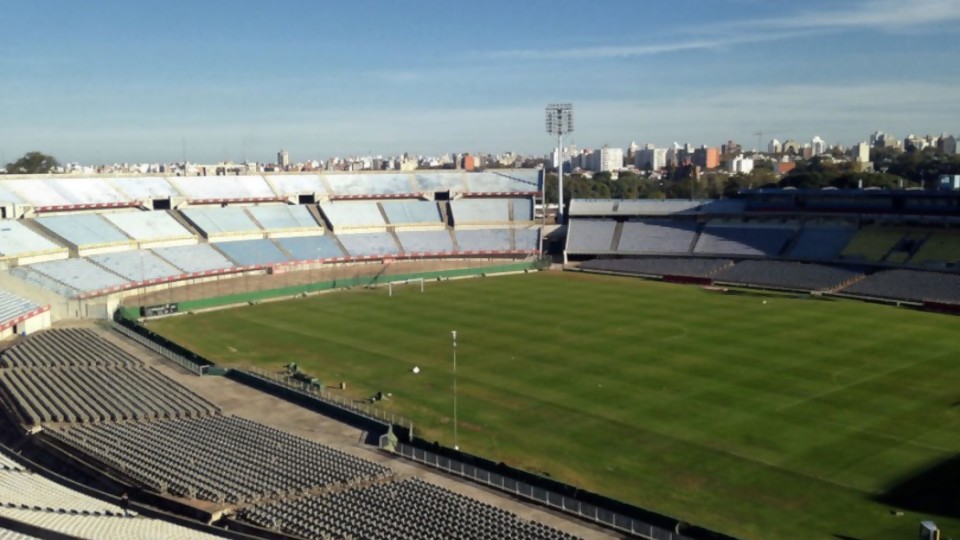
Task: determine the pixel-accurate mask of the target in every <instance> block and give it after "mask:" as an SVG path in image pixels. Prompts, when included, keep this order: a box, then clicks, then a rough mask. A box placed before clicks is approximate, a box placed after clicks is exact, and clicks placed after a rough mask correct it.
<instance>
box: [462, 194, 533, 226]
mask: <svg viewBox="0 0 960 540" xmlns="http://www.w3.org/2000/svg"><path fill="white" fill-rule="evenodd" d="M520 201H523V202H521V203H519V204H521V205H523V204H524V203H526V202H529V201H526V200H524V199H520ZM514 202H515V200H514V199H457V200H454V201H450V210H451V212H452V213H453V223H454V224H455V225H456V226H458V227H459V226H461V225H477V224H481V225H482V224H493V223H508V222H510V221H512V220H511V218H510V208H511V205H512V204H514ZM522 210H524V209H523V208H521V211H522ZM530 219H532V217H526V216H521V217H520V219H518V220H517V221H529V220H530Z"/></svg>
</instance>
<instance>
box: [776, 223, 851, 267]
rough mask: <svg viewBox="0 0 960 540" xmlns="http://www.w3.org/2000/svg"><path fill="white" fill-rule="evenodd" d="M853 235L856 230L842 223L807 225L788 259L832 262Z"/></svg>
mask: <svg viewBox="0 0 960 540" xmlns="http://www.w3.org/2000/svg"><path fill="white" fill-rule="evenodd" d="M854 234H856V229H855V228H854V227H853V226H852V225H851V224H848V223H844V222H827V223H807V224H805V225H804V226H803V229H802V230H801V231H800V235H799V236H798V237H797V240H796V242H795V243H794V245H793V247H792V248H791V249H790V252H789V254H788V257H790V258H793V259H806V260H820V261H829V260H834V259H836V258H837V257H838V256H839V255H840V253H841V252H842V251H843V248H844V247H845V246H846V245H847V244H848V243H849V242H850V239H851V238H853V236H854Z"/></svg>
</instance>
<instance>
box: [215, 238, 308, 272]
mask: <svg viewBox="0 0 960 540" xmlns="http://www.w3.org/2000/svg"><path fill="white" fill-rule="evenodd" d="M213 245H214V246H216V248H217V249H218V250H220V251H221V252H223V254H224V255H226V256H227V257H228V258H229V259H231V260H232V261H233V262H234V263H236V266H263V265H271V264H280V263H286V262H290V258H289V257H287V256H286V255H284V254H283V252H282V251H280V248H278V247H277V245H276V244H274V243H273V241H272V240H269V239H263V238H261V239H259V240H238V241H236V242H219V243H217V244H213Z"/></svg>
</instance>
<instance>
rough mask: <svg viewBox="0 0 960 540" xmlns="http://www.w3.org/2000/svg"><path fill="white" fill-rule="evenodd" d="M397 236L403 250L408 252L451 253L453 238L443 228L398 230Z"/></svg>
mask: <svg viewBox="0 0 960 540" xmlns="http://www.w3.org/2000/svg"><path fill="white" fill-rule="evenodd" d="M397 238H399V239H400V244H401V245H402V246H403V251H404V252H405V253H407V254H409V253H452V252H453V251H454V250H453V239H451V238H450V233H449V232H448V231H447V230H446V229H444V230H440V231H398V232H397Z"/></svg>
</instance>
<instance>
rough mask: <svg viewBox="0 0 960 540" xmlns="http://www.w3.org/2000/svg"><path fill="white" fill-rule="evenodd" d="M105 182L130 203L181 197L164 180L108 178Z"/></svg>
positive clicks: (151, 177) (150, 177) (154, 178)
mask: <svg viewBox="0 0 960 540" xmlns="http://www.w3.org/2000/svg"><path fill="white" fill-rule="evenodd" d="M107 181H108V182H109V183H110V184H111V185H113V187H114V188H115V189H116V190H117V191H119V192H121V193H123V194H124V195H126V196H127V198H129V199H130V200H132V201H150V200H154V199H174V198H177V197H183V195H182V194H181V193H180V192H179V191H177V189H176V188H175V187H173V185H171V184H170V182H168V181H167V179H166V178H160V177H155V176H143V177H134V178H109V179H107Z"/></svg>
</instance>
